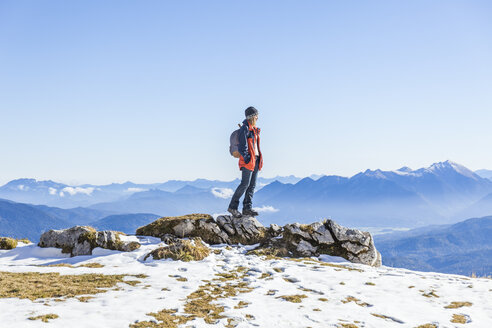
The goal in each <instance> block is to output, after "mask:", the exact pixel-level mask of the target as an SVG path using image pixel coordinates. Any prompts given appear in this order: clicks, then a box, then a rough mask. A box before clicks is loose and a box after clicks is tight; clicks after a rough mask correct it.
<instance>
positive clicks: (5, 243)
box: [0, 237, 17, 250]
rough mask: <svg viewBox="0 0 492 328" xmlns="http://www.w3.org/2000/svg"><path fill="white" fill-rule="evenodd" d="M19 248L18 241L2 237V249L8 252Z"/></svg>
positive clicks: (0, 238)
mask: <svg viewBox="0 0 492 328" xmlns="http://www.w3.org/2000/svg"><path fill="white" fill-rule="evenodd" d="M16 247H17V240H15V239H14V238H9V237H0V249H4V250H8V249H14V248H16Z"/></svg>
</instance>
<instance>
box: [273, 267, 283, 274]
mask: <svg viewBox="0 0 492 328" xmlns="http://www.w3.org/2000/svg"><path fill="white" fill-rule="evenodd" d="M273 271H275V272H278V273H282V272H284V271H285V269H284V268H273Z"/></svg>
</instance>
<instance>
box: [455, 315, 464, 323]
mask: <svg viewBox="0 0 492 328" xmlns="http://www.w3.org/2000/svg"><path fill="white" fill-rule="evenodd" d="M451 322H452V323H466V322H467V320H466V317H465V316H464V315H462V314H453V318H452V319H451Z"/></svg>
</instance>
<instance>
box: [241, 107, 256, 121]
mask: <svg viewBox="0 0 492 328" xmlns="http://www.w3.org/2000/svg"><path fill="white" fill-rule="evenodd" d="M244 115H245V116H246V119H247V120H248V122H249V124H251V125H252V126H256V121H257V120H258V110H257V109H256V108H254V107H253V106H250V107H248V108H246V110H245V111H244Z"/></svg>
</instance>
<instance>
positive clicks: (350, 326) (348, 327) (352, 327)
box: [338, 323, 359, 328]
mask: <svg viewBox="0 0 492 328" xmlns="http://www.w3.org/2000/svg"><path fill="white" fill-rule="evenodd" d="M338 327H341V328H359V326H357V325H355V324H353V323H339V324H338Z"/></svg>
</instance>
